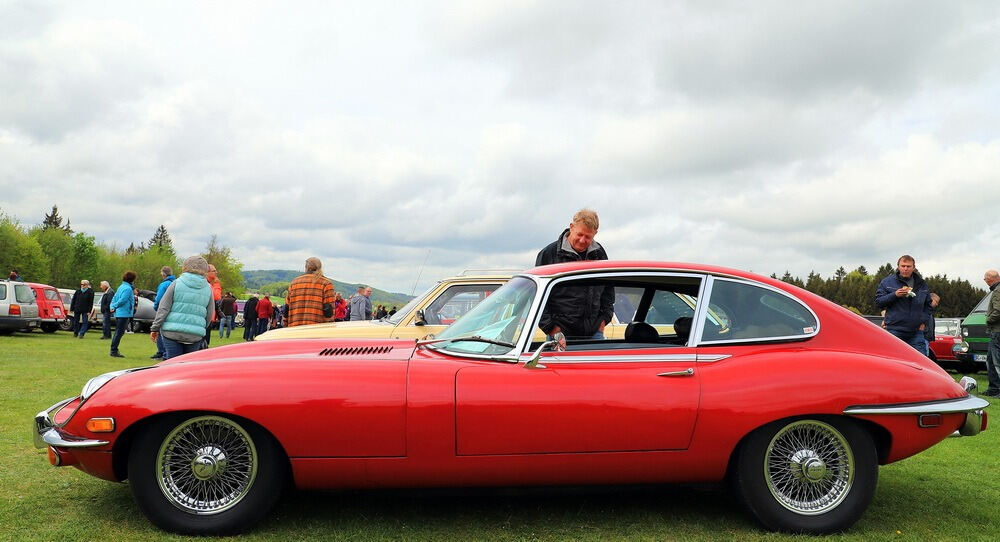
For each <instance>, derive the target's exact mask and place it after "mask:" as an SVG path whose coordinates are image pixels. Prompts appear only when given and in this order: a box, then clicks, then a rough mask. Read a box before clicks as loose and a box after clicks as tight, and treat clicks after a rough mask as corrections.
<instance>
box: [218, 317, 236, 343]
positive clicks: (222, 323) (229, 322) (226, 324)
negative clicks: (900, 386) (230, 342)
mask: <svg viewBox="0 0 1000 542" xmlns="http://www.w3.org/2000/svg"><path fill="white" fill-rule="evenodd" d="M222 330H226V338H227V339H228V338H229V334H230V333H231V332H232V331H233V317H232V316H226V315H225V314H223V315H222V317H221V318H219V338H220V339H221V338H222Z"/></svg>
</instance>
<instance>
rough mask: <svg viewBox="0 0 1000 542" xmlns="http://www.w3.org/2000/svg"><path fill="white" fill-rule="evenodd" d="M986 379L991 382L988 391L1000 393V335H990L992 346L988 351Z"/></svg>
mask: <svg viewBox="0 0 1000 542" xmlns="http://www.w3.org/2000/svg"><path fill="white" fill-rule="evenodd" d="M986 378H987V379H988V380H989V385H988V386H987V387H986V391H988V392H990V393H998V392H1000V333H990V346H989V350H987V351H986Z"/></svg>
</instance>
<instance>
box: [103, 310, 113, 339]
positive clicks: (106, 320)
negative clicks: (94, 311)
mask: <svg viewBox="0 0 1000 542" xmlns="http://www.w3.org/2000/svg"><path fill="white" fill-rule="evenodd" d="M101 319H102V320H103V322H102V323H103V327H104V333H103V334H102V335H101V337H104V338H105V339H110V338H111V315H110V314H108V313H107V312H102V313H101Z"/></svg>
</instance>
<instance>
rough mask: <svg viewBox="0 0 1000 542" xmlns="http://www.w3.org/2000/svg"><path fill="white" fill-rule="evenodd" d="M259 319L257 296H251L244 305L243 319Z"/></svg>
mask: <svg viewBox="0 0 1000 542" xmlns="http://www.w3.org/2000/svg"><path fill="white" fill-rule="evenodd" d="M256 319H257V298H256V297H251V298H250V299H248V300H247V302H246V304H245V305H243V320H256Z"/></svg>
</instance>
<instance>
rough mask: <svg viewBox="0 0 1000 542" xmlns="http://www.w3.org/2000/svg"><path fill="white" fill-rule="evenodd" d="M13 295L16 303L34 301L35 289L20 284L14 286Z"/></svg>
mask: <svg viewBox="0 0 1000 542" xmlns="http://www.w3.org/2000/svg"><path fill="white" fill-rule="evenodd" d="M14 296H15V297H17V302H18V303H34V302H35V291H34V290H32V289H31V288H30V287H29V286H21V285H20V284H18V285H16V286H14Z"/></svg>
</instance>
